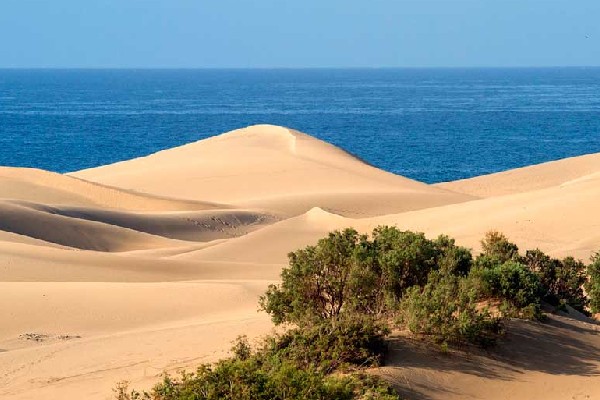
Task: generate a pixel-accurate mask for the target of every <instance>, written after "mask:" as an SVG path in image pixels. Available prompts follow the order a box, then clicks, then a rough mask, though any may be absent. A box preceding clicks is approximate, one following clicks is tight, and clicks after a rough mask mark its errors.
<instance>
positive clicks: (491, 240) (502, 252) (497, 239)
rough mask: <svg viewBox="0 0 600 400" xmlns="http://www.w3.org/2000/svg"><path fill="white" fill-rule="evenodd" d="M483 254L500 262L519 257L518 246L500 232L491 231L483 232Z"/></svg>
mask: <svg viewBox="0 0 600 400" xmlns="http://www.w3.org/2000/svg"><path fill="white" fill-rule="evenodd" d="M481 248H482V249H483V255H484V256H487V257H490V258H495V259H497V260H498V261H499V262H500V263H505V262H507V261H510V260H518V259H519V248H518V247H517V245H516V244H514V243H511V242H509V241H508V239H507V238H506V236H504V235H503V234H502V233H499V232H496V231H491V232H487V233H486V234H485V237H484V238H483V240H482V241H481Z"/></svg>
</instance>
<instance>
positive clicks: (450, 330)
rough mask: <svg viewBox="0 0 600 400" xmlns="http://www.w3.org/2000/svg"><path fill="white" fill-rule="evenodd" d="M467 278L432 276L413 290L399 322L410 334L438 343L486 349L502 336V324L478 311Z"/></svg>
mask: <svg viewBox="0 0 600 400" xmlns="http://www.w3.org/2000/svg"><path fill="white" fill-rule="evenodd" d="M470 289H471V285H470V284H469V283H468V282H467V278H461V277H456V276H454V275H442V274H439V273H435V272H434V273H432V274H431V275H430V277H429V281H428V283H427V284H426V285H425V286H424V287H423V288H420V287H418V286H413V287H412V288H410V289H409V290H408V291H407V294H406V296H405V297H404V299H403V300H402V304H401V309H400V318H399V320H400V322H401V323H402V324H403V325H405V326H406V327H408V329H409V330H410V331H411V332H414V333H419V334H424V335H428V336H431V337H432V338H433V339H434V340H435V341H436V342H439V343H454V344H460V343H466V342H468V343H474V344H477V345H480V346H482V347H487V346H490V345H492V344H494V343H495V341H496V339H497V337H498V335H499V334H500V333H501V323H500V320H499V319H498V318H494V317H492V316H491V314H490V313H489V312H488V311H487V309H485V308H479V307H478V303H477V301H476V298H475V297H474V296H473V292H472V291H471V290H470Z"/></svg>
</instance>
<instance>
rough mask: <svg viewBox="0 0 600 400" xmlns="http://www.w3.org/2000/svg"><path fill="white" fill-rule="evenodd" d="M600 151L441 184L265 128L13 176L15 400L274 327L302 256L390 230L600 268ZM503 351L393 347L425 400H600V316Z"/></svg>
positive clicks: (218, 346) (7, 324)
mask: <svg viewBox="0 0 600 400" xmlns="http://www.w3.org/2000/svg"><path fill="white" fill-rule="evenodd" d="M598 204H600V155H588V156H582V157H576V158H571V159H565V160H561V161H555V162H551V163H546V164H541V165H537V166H532V167H527V168H520V169H516V170H512V171H507V172H502V173H498V174H493V175H488V176H482V177H477V178H473V179H468V180H462V181H456V182H448V183H442V184H438V185H426V184H424V183H420V182H416V181H413V180H410V179H407V178H404V177H400V176H397V175H393V174H390V173H387V172H384V171H381V170H379V169H377V168H374V167H372V166H370V165H367V164H365V163H364V162H362V161H361V160H358V159H357V158H355V157H353V156H351V155H349V154H347V153H345V152H344V151H342V150H340V149H338V148H336V147H334V146H332V145H330V144H328V143H325V142H322V141H320V140H317V139H315V138H313V137H311V136H308V135H306V134H303V133H300V132H296V131H293V130H290V129H286V128H282V127H276V126H270V125H260V126H253V127H249V128H245V129H240V130H236V131H233V132H229V133H225V134H223V135H220V136H217V137H214V138H210V139H206V140H202V141H199V142H196V143H191V144H189V145H186V146H182V147H178V148H174V149H170V150H165V151H161V152H159V153H156V154H153V155H150V156H148V157H142V158H138V159H134V160H130V161H125V162H120V163H116V164H113V165H107V166H103V167H99V168H94V169H89V170H84V171H79V172H75V173H71V174H67V175H60V174H55V173H51V172H47V171H41V170H35V169H23V168H0V321H2V324H1V325H0V398H1V399H33V398H39V399H110V398H111V397H112V393H111V388H112V387H114V385H115V383H116V382H117V381H120V380H128V381H131V382H132V385H133V386H135V387H138V388H145V387H148V386H150V385H152V384H153V383H155V382H156V381H157V380H158V379H159V376H160V374H161V373H162V372H163V371H176V370H178V369H180V368H184V367H185V368H194V366H196V365H198V364H199V363H201V362H207V361H214V360H216V359H218V358H220V357H223V356H224V355H225V354H226V350H227V348H228V347H229V343H230V342H231V341H232V340H233V339H234V338H235V337H236V336H237V335H240V334H247V335H249V336H250V337H258V336H260V335H262V334H265V333H267V332H269V331H270V330H271V329H272V326H271V324H270V322H269V319H268V317H267V316H266V315H264V314H262V313H258V312H257V299H258V296H260V294H261V293H262V292H263V291H264V290H265V288H266V287H267V285H268V284H269V283H272V282H276V281H277V279H278V277H279V272H280V271H281V268H282V267H283V266H285V265H286V254H287V253H288V252H290V251H292V250H295V249H297V248H299V247H303V246H306V245H308V244H312V243H314V242H315V241H316V240H317V239H319V238H320V237H322V236H323V235H324V234H326V233H327V232H329V231H331V230H333V229H338V228H344V227H349V226H352V227H355V228H356V229H357V230H359V231H361V232H368V231H370V230H371V229H372V228H373V227H375V226H377V225H381V224H387V225H397V226H398V227H399V228H400V229H410V230H417V231H422V232H425V233H426V234H427V235H429V236H434V235H437V234H440V233H446V234H449V235H451V236H453V237H455V238H456V239H457V241H458V242H459V243H460V244H462V245H465V246H468V247H471V248H473V249H474V250H475V251H477V250H478V241H479V239H480V238H481V237H482V236H483V234H484V233H485V232H486V231H489V230H492V229H495V230H499V231H501V232H503V233H505V234H506V235H507V236H508V237H509V238H510V239H511V240H512V241H513V242H516V243H518V244H519V246H520V247H521V248H535V247H539V248H540V249H541V250H543V251H545V252H547V253H549V254H552V255H554V256H564V255H574V256H576V257H578V258H582V259H583V260H584V261H587V260H588V259H589V257H590V255H591V254H592V253H593V252H594V251H596V250H599V249H600V213H599V212H598ZM513 325H514V326H513V329H511V333H510V334H509V336H508V337H507V338H506V340H505V341H503V343H502V344H501V345H500V347H499V348H498V349H497V351H496V352H495V353H494V355H493V356H490V355H488V354H478V353H470V354H462V353H458V354H455V355H450V356H446V355H441V354H439V353H437V352H434V351H431V350H430V349H427V348H426V347H424V346H422V345H421V344H419V343H413V344H412V345H410V346H408V345H407V343H406V342H398V343H395V344H394V345H393V346H392V349H393V351H392V354H391V357H390V362H389V364H388V366H387V367H385V368H384V369H382V370H381V371H380V373H381V374H382V375H384V376H387V377H389V378H390V379H392V380H393V381H394V382H395V383H396V384H397V385H398V387H399V388H400V389H401V390H402V392H403V393H404V394H405V395H406V396H407V398H409V399H410V398H413V399H466V398H470V399H507V400H508V399H537V398H544V399H556V400H559V399H561V400H562V399H594V398H600V385H598V384H597V383H598V382H599V380H600V376H599V375H600V332H599V331H598V325H595V324H594V323H592V322H591V321H588V322H586V321H576V320H573V319H570V318H567V317H561V316H556V317H552V318H551V320H550V322H549V323H547V324H538V323H529V322H514V323H513Z"/></svg>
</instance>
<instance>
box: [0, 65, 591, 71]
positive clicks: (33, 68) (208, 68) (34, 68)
mask: <svg viewBox="0 0 600 400" xmlns="http://www.w3.org/2000/svg"><path fill="white" fill-rule="evenodd" d="M586 68H600V65H541V66H536V65H522V66H519V65H514V66H414V67H410V66H364V67H352V66H351V67H344V66H338V67H331V66H330V67H327V66H325V67H302V66H300V67H277V66H275V67H169V66H163V67H160V66H159V67H135V66H121V67H76V66H73V67H2V66H0V71H14V70H29V71H32V70H90V71H93V70H95V71H101V70H107V71H109V70H113V71H114V70H148V71H152V70H154V71H159V70H181V71H185V70H187V71H198V70H206V71H210V70H213V71H215V70H232V71H235V70H240V71H242V70H257V71H261V70H262V71H268V70H427V69H429V70H435V69H446V70H449V69H456V70H458V69H586Z"/></svg>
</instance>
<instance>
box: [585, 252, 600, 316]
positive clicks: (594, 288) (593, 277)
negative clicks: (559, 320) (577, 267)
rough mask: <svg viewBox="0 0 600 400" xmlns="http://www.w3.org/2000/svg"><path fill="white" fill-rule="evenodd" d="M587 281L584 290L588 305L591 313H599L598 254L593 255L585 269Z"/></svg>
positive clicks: (599, 265) (599, 270)
mask: <svg viewBox="0 0 600 400" xmlns="http://www.w3.org/2000/svg"><path fill="white" fill-rule="evenodd" d="M587 274H588V276H589V281H588V282H586V284H585V290H586V291H587V295H588V297H589V299H590V302H589V305H590V309H591V310H592V313H600V252H598V253H596V254H594V256H593V257H592V263H591V264H590V265H588V267H587Z"/></svg>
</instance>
